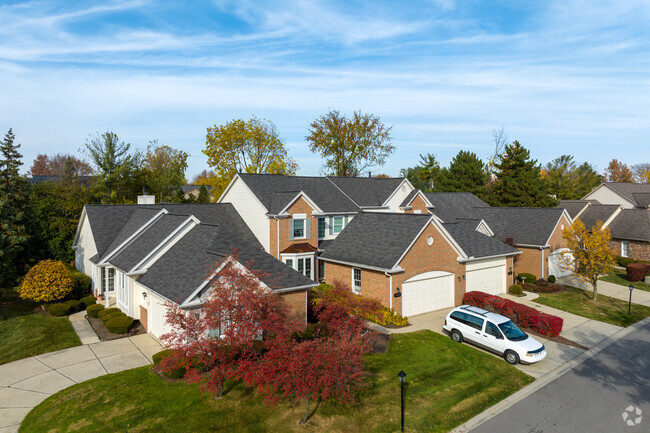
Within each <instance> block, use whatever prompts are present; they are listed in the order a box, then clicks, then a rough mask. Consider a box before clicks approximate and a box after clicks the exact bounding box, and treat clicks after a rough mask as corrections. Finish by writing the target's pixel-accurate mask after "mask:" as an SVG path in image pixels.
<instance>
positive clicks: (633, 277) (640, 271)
mask: <svg viewBox="0 0 650 433" xmlns="http://www.w3.org/2000/svg"><path fill="white" fill-rule="evenodd" d="M625 269H626V270H627V279H628V280H630V281H641V280H643V278H644V277H645V276H646V275H648V273H649V272H650V264H647V263H630V264H629V265H627V266H626V267H625Z"/></svg>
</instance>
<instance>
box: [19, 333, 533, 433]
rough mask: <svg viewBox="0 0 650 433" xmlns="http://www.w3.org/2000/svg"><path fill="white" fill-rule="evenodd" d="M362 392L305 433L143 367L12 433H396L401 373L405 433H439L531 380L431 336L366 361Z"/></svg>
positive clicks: (412, 337)
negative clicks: (365, 385)
mask: <svg viewBox="0 0 650 433" xmlns="http://www.w3.org/2000/svg"><path fill="white" fill-rule="evenodd" d="M367 360H368V364H367V369H368V370H369V372H370V376H369V378H368V383H369V388H368V389H367V390H365V391H364V392H363V394H362V395H361V398H360V400H359V403H357V404H354V405H351V406H346V407H342V406H339V405H336V404H333V403H325V404H321V405H320V406H319V407H318V409H317V410H316V412H315V414H314V415H313V417H312V418H311V419H310V421H309V422H308V423H307V424H306V425H305V426H299V425H298V421H299V420H300V419H301V417H302V415H303V413H304V406H303V404H289V403H279V404H278V405H277V406H275V407H273V408H269V407H266V406H265V405H264V403H263V400H262V399H261V398H259V397H257V396H255V394H254V392H253V391H252V390H251V389H249V388H247V387H245V386H244V385H243V384H241V383H232V384H229V385H228V384H227V386H226V391H227V393H226V394H225V395H224V396H223V397H222V398H220V399H214V398H212V397H210V396H209V395H205V394H202V393H201V392H200V391H199V389H198V387H197V386H196V385H188V384H185V383H174V384H170V383H166V382H164V381H163V380H161V379H160V378H159V377H158V375H156V374H154V373H152V372H151V371H150V369H149V367H142V368H137V369H134V370H128V371H124V372H121V373H116V374H111V375H108V376H103V377H100V378H97V379H93V380H90V381H88V382H84V383H81V384H78V385H75V386H73V387H71V388H68V389H65V390H63V391H61V392H59V393H58V394H55V395H53V396H51V397H49V398H48V399H47V400H45V401H44V402H43V403H41V404H40V405H39V406H37V407H36V408H35V409H34V410H32V411H31V412H30V413H29V414H28V415H27V417H26V418H25V421H24V422H23V424H22V426H21V428H20V431H21V432H35V433H37V432H50V433H56V432H68V431H75V432H95V431H104V432H122V431H129V432H131V431H133V432H156V433H159V432H204V431H227V432H276V431H281V432H361V431H363V432H394V431H398V430H399V416H400V410H399V401H400V397H399V383H398V380H397V373H398V372H399V371H400V370H402V369H403V370H404V371H405V372H406V373H407V378H406V379H407V383H408V388H407V392H406V429H407V430H408V431H432V432H447V431H449V430H450V429H452V428H453V427H455V426H457V425H459V424H461V423H462V422H464V421H466V420H468V419H470V418H471V417H473V416H474V415H476V414H478V413H480V412H482V411H483V410H485V409H486V408H487V407H489V406H491V405H493V404H495V403H496V402H498V401H500V400H502V399H503V398H505V397H507V396H508V395H510V394H512V393H513V392H515V391H516V390H518V389H520V388H521V387H523V386H525V385H526V384H528V383H530V382H532V381H533V378H531V377H530V376H528V375H526V374H524V373H522V372H521V371H519V370H517V369H515V368H514V367H512V366H510V365H508V364H507V363H506V362H505V361H503V360H502V359H498V358H495V357H493V356H490V355H488V354H486V353H483V352H482V351H479V350H476V349H475V348H472V347H469V346H467V345H464V344H456V343H453V342H452V341H451V340H450V339H449V338H447V337H444V336H442V335H439V334H436V333H433V332H431V331H420V332H416V333H412V334H398V335H394V336H393V338H392V340H391V342H390V346H389V351H388V353H386V354H373V355H368V356H367Z"/></svg>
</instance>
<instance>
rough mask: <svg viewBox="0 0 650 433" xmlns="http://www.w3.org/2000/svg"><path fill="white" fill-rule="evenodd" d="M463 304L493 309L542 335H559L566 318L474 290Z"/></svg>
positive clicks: (464, 297) (466, 294)
mask: <svg viewBox="0 0 650 433" xmlns="http://www.w3.org/2000/svg"><path fill="white" fill-rule="evenodd" d="M463 304H467V305H473V306H475V307H479V308H483V309H485V310H488V311H492V312H494V313H497V314H501V315H502V316H506V317H507V318H508V319H510V320H512V321H513V322H515V323H516V324H517V325H519V326H521V327H523V328H530V329H533V330H535V331H536V332H538V333H539V334H541V335H546V336H548V337H557V336H558V335H560V332H562V325H563V324H564V320H563V319H562V318H561V317H557V316H553V315H551V314H546V313H542V312H541V311H537V310H536V309H534V308H531V307H528V306H526V305H523V304H520V303H518V302H514V301H511V300H509V299H504V298H501V297H499V296H492V295H489V294H487V293H484V292H478V291H472V292H467V293H465V296H463Z"/></svg>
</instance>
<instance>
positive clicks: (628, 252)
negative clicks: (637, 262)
mask: <svg viewBox="0 0 650 433" xmlns="http://www.w3.org/2000/svg"><path fill="white" fill-rule="evenodd" d="M623 244H627V253H626V254H625V255H623ZM621 257H626V258H627V257H630V241H627V240H621Z"/></svg>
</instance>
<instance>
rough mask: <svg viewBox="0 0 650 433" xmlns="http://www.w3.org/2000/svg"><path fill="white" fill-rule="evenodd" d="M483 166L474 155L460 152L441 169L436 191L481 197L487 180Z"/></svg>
mask: <svg viewBox="0 0 650 433" xmlns="http://www.w3.org/2000/svg"><path fill="white" fill-rule="evenodd" d="M488 176H489V175H488V173H487V171H486V169H485V164H484V163H483V161H481V159H480V158H479V157H478V156H476V154H475V153H472V152H467V151H464V150H461V151H460V152H458V153H457V154H456V156H454V159H452V160H451V163H450V164H449V168H443V169H442V171H441V172H440V176H439V178H438V182H437V184H436V190H437V191H447V192H471V193H472V194H474V195H476V196H478V197H483V196H484V195H485V190H486V185H487V181H488V179H489V177H488Z"/></svg>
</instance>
